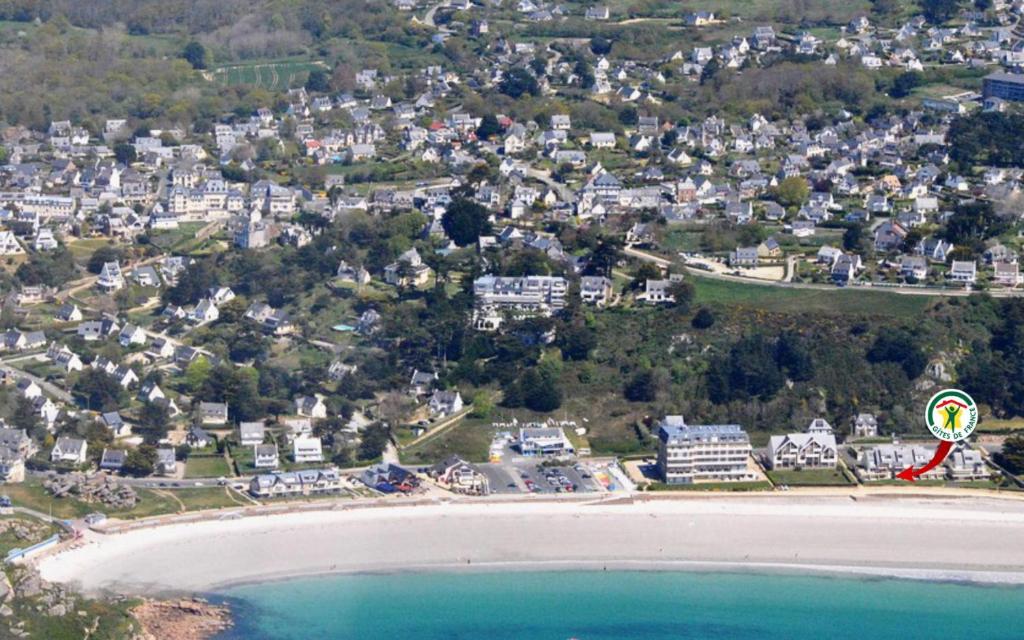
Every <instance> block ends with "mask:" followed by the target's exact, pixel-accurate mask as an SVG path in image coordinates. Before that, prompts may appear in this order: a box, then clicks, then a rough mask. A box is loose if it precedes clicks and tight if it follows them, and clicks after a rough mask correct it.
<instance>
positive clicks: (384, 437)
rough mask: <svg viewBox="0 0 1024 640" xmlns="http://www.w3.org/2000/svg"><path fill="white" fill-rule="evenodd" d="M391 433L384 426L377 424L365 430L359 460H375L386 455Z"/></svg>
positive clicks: (360, 445)
mask: <svg viewBox="0 0 1024 640" xmlns="http://www.w3.org/2000/svg"><path fill="white" fill-rule="evenodd" d="M390 441H391V433H390V431H389V430H388V428H387V427H385V426H384V425H383V424H380V423H376V424H371V425H370V426H368V427H366V428H365V429H363V433H362V441H361V442H360V443H359V459H360V460H375V459H377V458H379V457H380V456H381V455H383V453H384V449H386V448H387V446H388V442H390Z"/></svg>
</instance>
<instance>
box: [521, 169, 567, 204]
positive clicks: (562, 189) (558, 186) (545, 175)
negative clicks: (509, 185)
mask: <svg viewBox="0 0 1024 640" xmlns="http://www.w3.org/2000/svg"><path fill="white" fill-rule="evenodd" d="M526 175H527V176H528V177H530V178H533V179H534V180H540V181H541V182H543V183H544V184H546V185H547V186H549V187H551V188H552V189H554V190H555V191H556V192H558V198H559V199H560V200H561V201H562V202H572V199H573V192H572V189H570V188H569V187H568V186H566V185H564V184H562V183H560V182H555V180H554V179H553V178H552V177H551V173H550V172H548V171H541V170H539V169H534V168H533V167H529V168H527V170H526Z"/></svg>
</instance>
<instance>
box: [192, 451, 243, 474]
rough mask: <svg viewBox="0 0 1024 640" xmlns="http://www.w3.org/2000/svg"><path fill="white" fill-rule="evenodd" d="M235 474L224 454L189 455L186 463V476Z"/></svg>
mask: <svg viewBox="0 0 1024 640" xmlns="http://www.w3.org/2000/svg"><path fill="white" fill-rule="evenodd" d="M231 475H234V474H233V473H232V472H231V467H229V466H228V462H227V460H225V459H224V456H219V455H218V456H189V458H188V462H186V463H185V477H186V478H220V477H222V476H231Z"/></svg>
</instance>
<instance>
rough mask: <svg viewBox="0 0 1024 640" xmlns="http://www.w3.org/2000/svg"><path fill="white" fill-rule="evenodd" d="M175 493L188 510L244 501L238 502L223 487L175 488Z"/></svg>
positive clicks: (224, 505)
mask: <svg viewBox="0 0 1024 640" xmlns="http://www.w3.org/2000/svg"><path fill="white" fill-rule="evenodd" d="M173 493H174V497H175V498H177V499H178V500H181V502H182V503H184V505H185V510H186V511H199V510H201V509H223V508H225V507H237V506H240V503H241V502H242V500H241V499H239V501H237V502H236V501H235V500H234V499H232V498H231V496H229V495H228V492H227V490H226V489H224V488H223V487H209V488H202V489H200V488H193V489H175V490H174V492H173Z"/></svg>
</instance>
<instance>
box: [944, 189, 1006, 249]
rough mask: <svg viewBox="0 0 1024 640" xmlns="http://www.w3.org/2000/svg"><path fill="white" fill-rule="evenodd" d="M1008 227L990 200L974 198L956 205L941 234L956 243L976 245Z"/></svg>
mask: <svg viewBox="0 0 1024 640" xmlns="http://www.w3.org/2000/svg"><path fill="white" fill-rule="evenodd" d="M1008 228H1009V223H1008V222H1007V221H1006V220H1004V219H1003V218H1001V217H1000V216H999V215H997V214H996V212H995V211H994V210H993V209H992V203H991V202H982V201H977V200H976V201H974V202H967V203H963V204H959V205H957V207H956V209H955V210H954V212H953V215H952V216H950V217H949V220H948V221H947V222H946V229H945V231H944V234H943V235H944V236H945V238H946V240H949V241H950V242H951V243H953V244H956V245H972V244H974V245H977V244H978V243H980V242H981V241H983V240H987V239H989V238H992V237H994V236H998V235H1000V234H1002V233H1003V232H1005V231H1006V230H1007V229H1008Z"/></svg>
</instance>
